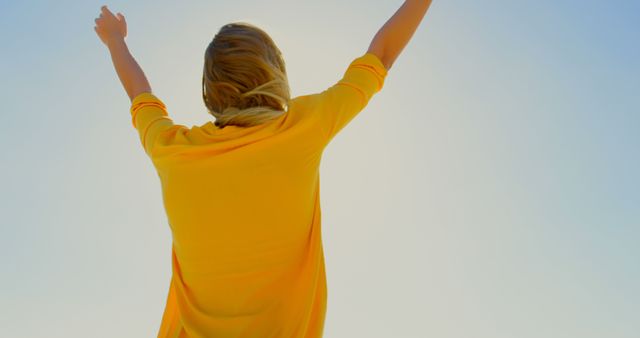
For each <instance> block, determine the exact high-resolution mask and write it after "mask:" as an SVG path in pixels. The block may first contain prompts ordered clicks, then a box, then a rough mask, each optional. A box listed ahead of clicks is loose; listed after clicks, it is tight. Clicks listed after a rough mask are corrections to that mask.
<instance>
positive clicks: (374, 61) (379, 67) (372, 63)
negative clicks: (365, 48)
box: [349, 52, 388, 90]
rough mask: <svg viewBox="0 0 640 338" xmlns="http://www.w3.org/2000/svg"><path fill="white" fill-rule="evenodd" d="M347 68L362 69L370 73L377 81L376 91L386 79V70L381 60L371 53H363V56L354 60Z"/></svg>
mask: <svg viewBox="0 0 640 338" xmlns="http://www.w3.org/2000/svg"><path fill="white" fill-rule="evenodd" d="M349 67H355V68H363V69H365V70H368V71H370V72H371V73H372V74H373V75H374V76H375V77H376V79H377V80H378V88H377V89H378V90H380V89H381V88H382V87H383V86H384V80H385V78H386V77H387V73H388V70H387V69H386V68H385V66H384V64H383V63H382V60H380V58H378V56H376V55H375V54H373V53H369V52H367V53H365V54H364V55H362V56H360V57H358V58H356V59H354V60H353V61H352V62H351V64H350V65H349Z"/></svg>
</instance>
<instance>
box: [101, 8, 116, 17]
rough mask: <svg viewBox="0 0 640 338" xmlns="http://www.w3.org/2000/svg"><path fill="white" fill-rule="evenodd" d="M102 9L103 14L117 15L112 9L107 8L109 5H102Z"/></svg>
mask: <svg viewBox="0 0 640 338" xmlns="http://www.w3.org/2000/svg"><path fill="white" fill-rule="evenodd" d="M100 10H101V12H102V14H104V15H108V16H111V17H115V15H113V13H111V11H110V10H109V9H108V8H107V5H104V6H102V7H100Z"/></svg>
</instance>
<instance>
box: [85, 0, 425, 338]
mask: <svg viewBox="0 0 640 338" xmlns="http://www.w3.org/2000/svg"><path fill="white" fill-rule="evenodd" d="M430 3H431V1H427V0H407V1H405V2H404V4H403V5H402V6H401V7H400V8H399V9H398V10H397V11H396V13H395V14H394V15H393V16H392V17H391V18H390V19H389V20H388V21H387V22H386V23H385V25H384V26H383V27H382V28H381V29H380V30H379V31H378V33H377V34H376V35H375V37H374V38H373V41H372V42H371V44H370V46H369V49H368V50H367V52H366V53H364V54H363V55H361V56H359V57H357V58H355V59H354V60H353V61H352V62H351V63H350V64H349V66H348V68H347V70H346V72H345V73H344V75H343V77H342V79H341V80H340V81H338V82H337V83H336V84H334V85H333V86H331V87H329V88H328V89H326V90H325V91H323V92H321V93H316V94H311V95H304V96H299V97H296V98H290V96H289V85H288V81H287V73H286V69H285V63H284V60H283V59H282V54H281V53H280V50H279V49H278V48H277V47H276V45H275V44H274V42H273V41H272V39H271V38H270V37H269V36H268V35H267V34H266V33H265V32H264V31H262V30H261V29H259V28H258V27H255V26H253V25H251V24H248V23H241V22H239V23H231V24H228V25H225V26H223V27H222V28H221V29H220V31H219V32H218V33H217V34H216V36H215V37H214V38H213V41H211V43H210V44H209V46H208V48H207V49H206V52H205V60H204V70H203V77H202V86H203V93H202V94H203V100H204V104H205V106H206V107H207V109H208V110H209V112H210V114H212V115H213V116H214V117H215V123H212V122H207V123H205V124H203V125H201V126H193V127H192V128H187V127H186V126H184V125H180V124H175V123H174V122H173V120H172V119H171V118H170V117H169V114H168V112H167V108H166V106H165V104H164V103H163V102H162V101H161V100H160V99H159V98H158V97H156V96H155V95H154V94H153V93H152V92H151V87H150V85H149V83H148V82H147V79H146V78H145V75H144V73H143V72H142V70H141V69H140V67H139V66H138V64H137V63H136V61H135V60H134V58H133V57H132V56H131V55H130V54H129V51H128V49H127V45H126V43H125V41H124V38H125V36H126V35H127V25H126V21H125V18H124V16H123V15H122V14H121V13H117V15H114V14H113V13H112V12H111V11H109V9H108V8H107V7H106V6H103V7H102V8H101V14H100V17H99V18H97V19H96V20H95V22H96V27H95V28H94V29H95V31H96V33H97V34H98V36H99V37H100V39H101V40H102V42H103V43H104V44H105V45H106V46H107V47H108V49H109V51H110V53H111V57H112V60H113V64H114V66H115V69H116V72H117V74H118V76H119V78H120V80H121V82H122V84H123V86H124V88H125V90H126V92H127V94H128V95H129V98H130V99H131V109H130V112H131V118H132V121H131V122H132V124H133V127H134V128H136V130H137V131H138V134H139V137H140V141H141V143H142V147H143V149H144V151H145V152H146V154H147V155H148V156H149V158H150V159H151V160H152V162H153V164H154V167H155V168H156V170H157V172H158V176H159V177H160V182H161V184H162V194H163V202H164V207H165V209H166V214H167V217H168V222H169V226H170V228H171V233H172V236H173V245H172V271H173V275H172V279H171V284H170V288H169V292H168V298H167V303H166V307H165V311H164V315H163V318H162V323H161V326H160V330H159V332H158V337H162V338H165V337H287V338H288V337H314V338H317V337H322V334H323V326H324V319H325V312H326V304H327V288H326V276H325V266H324V256H323V247H322V239H321V227H320V226H321V222H320V220H321V210H320V204H319V202H320V198H319V193H320V191H319V186H320V185H319V184H320V183H319V182H320V181H319V172H318V168H319V164H320V159H321V156H322V152H323V150H324V148H325V146H326V145H327V144H328V143H329V142H330V141H331V139H332V138H333V137H334V136H335V135H336V134H337V133H338V132H339V131H340V130H341V129H342V128H343V127H344V126H345V125H346V124H348V123H349V121H351V120H352V119H353V118H354V117H355V116H356V115H357V114H358V113H359V112H360V111H362V110H363V109H364V108H365V106H366V105H367V103H368V102H369V100H370V99H371V97H372V96H373V95H374V94H375V93H377V92H378V91H380V89H381V88H382V87H383V84H384V81H385V78H386V75H387V71H388V70H389V69H390V68H391V66H392V65H393V63H394V61H395V60H396V58H397V57H398V55H399V54H400V52H401V51H402V49H403V48H404V47H405V45H406V44H407V43H408V41H409V40H410V39H411V37H412V35H413V33H414V32H415V30H416V28H417V26H418V25H419V23H420V21H421V20H422V18H423V17H424V15H425V13H426V11H427V9H428V7H429V5H430Z"/></svg>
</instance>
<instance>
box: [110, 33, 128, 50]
mask: <svg viewBox="0 0 640 338" xmlns="http://www.w3.org/2000/svg"><path fill="white" fill-rule="evenodd" d="M124 44H125V42H124V37H123V36H122V35H115V34H114V35H112V36H109V37H108V38H106V45H107V47H108V48H112V47H116V46H121V45H124Z"/></svg>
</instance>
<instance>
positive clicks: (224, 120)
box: [202, 22, 290, 128]
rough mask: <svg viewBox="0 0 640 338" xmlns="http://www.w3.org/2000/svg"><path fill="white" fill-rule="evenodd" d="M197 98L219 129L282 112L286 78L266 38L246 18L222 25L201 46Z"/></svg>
mask: <svg viewBox="0 0 640 338" xmlns="http://www.w3.org/2000/svg"><path fill="white" fill-rule="evenodd" d="M202 99H203V100H204V104H205V106H207V109H208V110H209V114H211V115H213V116H214V117H215V118H216V121H215V125H216V126H218V127H220V128H223V127H224V126H226V125H236V126H241V127H250V126H254V125H258V124H262V123H265V122H268V121H271V120H272V119H275V118H278V117H279V116H281V115H282V114H284V113H285V112H286V111H287V109H288V106H287V102H289V100H290V93H289V81H288V79H287V72H286V68H285V63H284V59H283V57H282V53H281V52H280V50H279V49H278V47H277V46H276V45H275V43H274V42H273V40H272V39H271V37H269V35H268V34H267V33H265V32H264V31H263V30H262V29H260V28H258V27H256V26H254V25H252V24H250V23H246V22H235V23H230V24H227V25H224V26H222V28H220V31H219V32H218V33H217V34H216V35H215V37H214V38H213V41H211V43H210V44H209V46H208V47H207V49H206V51H205V55H204V71H203V74H202Z"/></svg>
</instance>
